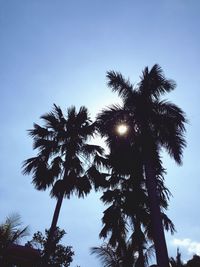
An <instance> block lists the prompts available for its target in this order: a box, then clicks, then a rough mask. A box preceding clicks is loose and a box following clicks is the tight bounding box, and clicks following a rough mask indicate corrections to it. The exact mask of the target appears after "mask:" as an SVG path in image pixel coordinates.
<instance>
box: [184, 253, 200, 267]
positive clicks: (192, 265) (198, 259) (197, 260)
mask: <svg viewBox="0 0 200 267" xmlns="http://www.w3.org/2000/svg"><path fill="white" fill-rule="evenodd" d="M199 266H200V256H198V255H194V256H193V258H192V259H191V260H189V261H188V262H187V264H186V267H199Z"/></svg>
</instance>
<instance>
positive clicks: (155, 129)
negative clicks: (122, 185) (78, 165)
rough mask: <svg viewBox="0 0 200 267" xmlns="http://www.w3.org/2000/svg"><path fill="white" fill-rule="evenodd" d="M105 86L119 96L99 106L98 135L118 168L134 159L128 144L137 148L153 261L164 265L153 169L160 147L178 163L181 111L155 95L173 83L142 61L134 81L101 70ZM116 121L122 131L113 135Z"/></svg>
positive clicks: (181, 145)
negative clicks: (123, 126)
mask: <svg viewBox="0 0 200 267" xmlns="http://www.w3.org/2000/svg"><path fill="white" fill-rule="evenodd" d="M107 78H108V86H109V87H111V89H112V90H113V91H114V92H117V93H118V95H119V96H120V97H121V98H122V101H123V104H122V106H120V105H114V106H111V107H110V108H107V109H105V110H103V111H102V112H101V113H100V114H99V115H98V117H97V123H98V125H99V130H100V133H101V135H102V136H105V137H107V143H108V145H109V147H110V150H111V158H113V163H114V164H115V167H116V168H118V169H119V171H120V172H124V173H127V170H128V168H131V164H133V162H134V159H133V157H132V155H133V153H132V150H133V149H134V146H137V147H139V149H140V151H141V157H142V163H143V170H144V177H145V183H146V188H147V192H148V199H149V207H150V214H151V221H152V234H153V239H154V244H155V249H156V258H157V263H158V265H159V266H160V267H168V266H169V260H168V253H167V246H166V241H165V236H164V230H163V224H162V219H161V212H160V205H159V201H160V200H159V194H160V193H161V192H160V193H159V190H158V189H159V188H158V184H157V179H156V174H157V168H158V166H159V165H160V164H161V159H160V150H161V148H165V149H166V150H167V152H168V153H169V155H170V156H172V157H173V158H174V159H175V161H176V162H177V163H178V164H181V162H182V161H181V158H182V152H183V148H184V147H185V145H186V142H185V139H184V132H185V126H184V125H185V123H186V119H185V114H184V112H183V111H182V110H181V109H180V108H179V107H177V106H176V105H174V104H172V103H170V102H168V101H165V100H161V99H160V97H161V95H163V94H164V93H166V92H170V91H172V90H173V89H174V88H175V82H174V81H172V80H168V79H166V78H165V76H164V74H163V71H162V69H161V68H160V66H159V65H157V64H156V65H154V66H153V67H152V69H151V70H149V69H148V67H146V68H145V69H144V71H143V73H142V77H141V80H140V82H139V83H138V84H137V86H136V87H135V88H134V86H133V85H132V84H131V83H130V82H129V80H126V79H125V78H124V77H123V76H122V75H121V74H120V73H117V72H114V71H110V72H108V73H107ZM120 123H124V124H126V125H127V129H128V131H127V132H126V134H124V135H119V134H118V133H117V131H116V128H117V127H118V125H119V124H120Z"/></svg>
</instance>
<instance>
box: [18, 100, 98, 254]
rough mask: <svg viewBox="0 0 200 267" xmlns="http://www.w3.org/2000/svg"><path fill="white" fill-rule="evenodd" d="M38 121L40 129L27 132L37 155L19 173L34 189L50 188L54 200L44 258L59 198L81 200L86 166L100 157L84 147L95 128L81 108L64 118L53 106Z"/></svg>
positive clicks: (94, 149) (85, 185)
mask: <svg viewBox="0 0 200 267" xmlns="http://www.w3.org/2000/svg"><path fill="white" fill-rule="evenodd" d="M41 118H42V119H43V121H44V126H40V125H38V124H34V128H33V129H32V130H29V134H30V136H31V137H32V138H33V148H34V149H37V150H38V154H37V155H36V157H33V158H29V159H27V160H26V161H24V163H23V173H24V174H30V173H32V183H33V184H34V186H35V188H36V189H38V190H46V189H47V188H49V187H50V188H51V196H52V197H56V199H57V204H56V208H55V211H54V215H53V220H52V223H51V228H50V233H49V240H48V242H47V248H46V250H47V252H46V255H47V256H46V258H48V255H49V253H50V249H51V248H50V244H51V240H52V237H53V234H54V232H55V230H56V226H57V221H58V217H59V213H60V208H61V204H62V201H63V198H64V197H67V198H70V196H71V195H72V194H76V195H78V197H84V196H86V195H87V194H88V193H89V192H90V190H91V182H90V180H89V179H91V178H92V175H91V173H90V172H89V173H88V172H87V167H88V168H91V167H93V163H92V158H93V156H95V155H97V154H99V155H100V154H101V153H102V152H103V149H102V148H101V147H100V146H96V145H91V144H88V140H89V138H90V137H92V136H93V134H94V132H95V125H94V123H92V122H91V120H90V118H89V115H88V111H87V109H86V108H85V107H80V109H79V111H78V112H77V111H76V109H75V107H71V108H69V109H68V110H67V115H66V116H64V115H63V112H62V110H61V108H60V107H58V106H56V105H55V104H54V108H53V110H52V111H51V112H50V113H47V114H45V115H43V116H41ZM96 172H97V171H96ZM94 175H95V174H94ZM97 178H98V177H97ZM100 178H102V176H101V177H100Z"/></svg>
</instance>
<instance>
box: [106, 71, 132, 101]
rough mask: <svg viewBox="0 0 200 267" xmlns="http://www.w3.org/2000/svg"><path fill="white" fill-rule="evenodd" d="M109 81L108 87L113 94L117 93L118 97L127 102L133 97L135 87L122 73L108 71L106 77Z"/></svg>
mask: <svg viewBox="0 0 200 267" xmlns="http://www.w3.org/2000/svg"><path fill="white" fill-rule="evenodd" d="M106 77H107V79H108V86H109V87H110V88H111V89H112V91H113V92H117V93H118V95H119V96H120V97H121V98H122V99H123V100H126V99H128V98H130V97H132V93H133V86H132V85H131V83H130V81H129V80H126V79H125V78H124V77H123V76H122V74H121V73H119V72H115V71H108V72H107V75H106Z"/></svg>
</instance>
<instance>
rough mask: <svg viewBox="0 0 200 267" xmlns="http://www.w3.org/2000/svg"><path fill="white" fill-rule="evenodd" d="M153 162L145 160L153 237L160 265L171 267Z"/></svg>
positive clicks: (161, 266)
mask: <svg viewBox="0 0 200 267" xmlns="http://www.w3.org/2000/svg"><path fill="white" fill-rule="evenodd" d="M152 166H153V165H152V162H151V160H150V159H149V158H148V159H146V162H145V176H146V186H147V192H148V196H149V207H150V213H151V221H152V230H153V239H154V245H155V250H156V259H157V264H158V266H159V267H169V258H168V252H167V245H166V240H165V234H164V229H163V224H162V220H161V212H160V205H159V198H158V194H157V186H156V178H155V171H154V170H153V168H152Z"/></svg>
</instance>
